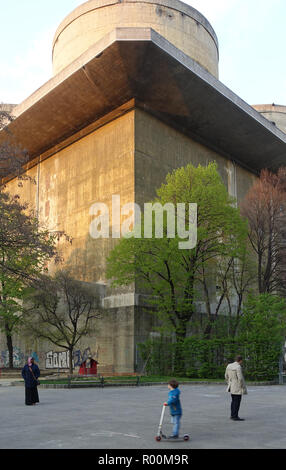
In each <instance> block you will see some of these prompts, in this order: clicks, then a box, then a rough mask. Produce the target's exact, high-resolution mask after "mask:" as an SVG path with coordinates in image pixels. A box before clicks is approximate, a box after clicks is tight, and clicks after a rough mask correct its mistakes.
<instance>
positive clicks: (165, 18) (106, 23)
mask: <svg viewBox="0 0 286 470" xmlns="http://www.w3.org/2000/svg"><path fill="white" fill-rule="evenodd" d="M116 27H129V28H130V27H136V28H139V27H143V28H144V27H145V28H152V29H154V30H155V31H156V32H158V33H159V34H161V35H162V36H163V37H165V38H166V39H167V40H168V41H169V42H171V43H172V44H174V46H176V47H177V48H178V49H180V50H181V51H183V52H184V53H185V54H187V55H188V56H190V57H191V58H192V59H194V60H195V61H197V62H198V63H199V64H200V65H202V66H203V67H204V68H206V69H207V70H208V71H209V72H210V73H211V74H213V75H214V76H216V77H218V58H219V52H218V41H217V37H216V34H215V32H214V30H213V28H212V26H211V25H210V23H209V22H208V21H207V19H206V18H205V17H204V16H203V15H201V13H199V12H198V11H197V10H195V9H194V8H192V7H191V6H189V5H186V4H185V3H183V2H181V1H180V0H89V1H88V2H86V3H83V4H82V5H80V6H79V7H77V8H76V9H75V10H74V11H73V12H72V13H70V15H68V16H67V17H66V18H65V19H64V20H63V22H62V23H61V24H60V26H59V27H58V29H57V31H56V34H55V38H54V42H53V71H54V74H57V73H59V72H60V71H61V70H62V69H64V68H65V67H66V66H67V65H69V64H70V63H71V62H73V61H74V60H75V59H77V58H78V57H79V56H80V55H81V54H82V53H83V52H85V51H86V50H87V49H88V48H89V47H91V46H93V44H95V43H96V42H97V41H99V40H100V39H101V38H102V37H104V36H105V35H106V34H108V33H109V32H111V31H112V30H113V29H115V28H116Z"/></svg>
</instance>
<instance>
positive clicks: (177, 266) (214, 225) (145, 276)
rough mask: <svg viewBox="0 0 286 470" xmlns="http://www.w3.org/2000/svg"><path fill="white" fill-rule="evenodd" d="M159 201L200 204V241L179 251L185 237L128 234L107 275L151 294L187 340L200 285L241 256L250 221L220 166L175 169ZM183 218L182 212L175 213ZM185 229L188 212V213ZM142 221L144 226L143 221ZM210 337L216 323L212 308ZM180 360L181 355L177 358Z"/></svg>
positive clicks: (166, 321) (150, 300) (151, 301)
mask: <svg viewBox="0 0 286 470" xmlns="http://www.w3.org/2000/svg"><path fill="white" fill-rule="evenodd" d="M153 202H154V203H156V202H157V203H160V204H162V206H164V205H165V204H168V203H173V205H174V206H175V207H178V206H177V205H178V204H180V203H185V204H186V206H187V208H188V204H190V203H196V204H197V207H198V211H197V244H196V246H195V247H194V248H192V249H180V248H179V242H182V240H183V238H182V237H179V236H178V231H177V232H176V236H175V237H174V238H168V236H167V226H166V223H167V217H165V218H164V237H163V238H162V239H158V238H156V237H155V236H154V235H153V237H152V238H149V239H146V238H136V237H131V238H125V239H121V240H120V241H119V243H118V244H117V245H116V246H115V248H114V250H113V251H112V252H111V254H110V256H109V258H108V269H107V276H108V278H109V279H112V285H113V286H123V285H128V284H132V283H135V284H136V286H138V288H139V290H141V291H142V292H145V293H146V292H148V293H149V297H147V304H148V306H149V307H151V308H152V309H153V310H154V312H155V313H156V314H157V315H158V316H159V318H160V320H161V322H162V325H163V327H164V328H165V329H167V330H169V331H173V332H175V336H176V341H177V342H178V343H180V342H183V341H184V339H185V337H186V334H187V329H188V325H189V323H190V321H191V319H192V317H193V314H194V311H195V302H196V300H198V299H200V300H201V299H202V298H204V293H203V292H202V289H201V285H202V284H203V285H204V284H205V286H206V287H209V286H210V283H212V284H213V283H215V282H216V279H215V278H214V275H212V274H211V273H212V272H215V266H216V263H217V261H218V260H221V259H227V258H229V259H233V258H235V257H236V256H239V250H240V247H241V244H242V243H244V242H245V239H246V236H247V225H246V222H245V220H244V219H242V218H241V216H240V214H239V210H238V209H237V208H236V207H235V204H234V203H235V201H234V199H233V198H231V197H230V196H229V194H228V192H227V190H226V188H225V186H224V184H223V183H222V180H221V178H220V175H219V173H218V171H217V165H216V164H215V163H210V164H209V165H208V166H206V167H203V166H200V165H199V166H198V167H194V166H193V165H191V164H189V165H188V166H186V167H185V168H179V169H178V170H175V171H173V173H171V174H169V175H168V176H167V178H166V183H164V184H163V185H162V186H161V188H160V189H159V190H158V191H157V198H156V200H155V201H153ZM176 216H177V222H178V212H176ZM184 223H185V227H186V231H187V230H188V229H189V213H188V210H187V211H186V214H185V220H184ZM142 225H144V224H143V223H142ZM208 318H209V322H208V325H207V331H206V335H209V334H210V331H211V327H212V312H211V311H209V312H208ZM177 359H178V358H177Z"/></svg>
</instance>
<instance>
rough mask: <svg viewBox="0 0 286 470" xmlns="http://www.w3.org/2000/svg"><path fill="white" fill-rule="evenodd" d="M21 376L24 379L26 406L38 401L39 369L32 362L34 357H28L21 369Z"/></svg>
mask: <svg viewBox="0 0 286 470" xmlns="http://www.w3.org/2000/svg"><path fill="white" fill-rule="evenodd" d="M22 377H23V379H24V381H25V404H26V405H27V406H30V405H36V403H39V401H40V400H39V393H38V378H39V377H40V369H39V367H38V366H37V365H36V364H35V363H34V358H33V357H29V358H28V362H27V364H26V365H25V366H24V367H23V369H22Z"/></svg>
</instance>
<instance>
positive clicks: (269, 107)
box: [253, 103, 286, 134]
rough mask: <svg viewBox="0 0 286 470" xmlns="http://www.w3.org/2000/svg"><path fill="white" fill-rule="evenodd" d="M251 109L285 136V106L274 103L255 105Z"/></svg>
mask: <svg viewBox="0 0 286 470" xmlns="http://www.w3.org/2000/svg"><path fill="white" fill-rule="evenodd" d="M253 108H254V109H256V111H258V112H259V113H260V114H262V116H264V117H265V118H266V119H268V121H271V122H273V123H274V124H275V125H276V126H277V127H278V128H279V129H280V130H281V131H283V132H285V134H286V106H282V105H280V104H275V103H272V104H255V105H253Z"/></svg>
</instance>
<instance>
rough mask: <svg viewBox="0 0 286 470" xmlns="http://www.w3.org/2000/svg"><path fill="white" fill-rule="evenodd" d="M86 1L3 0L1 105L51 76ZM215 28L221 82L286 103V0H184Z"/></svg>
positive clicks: (252, 100)
mask: <svg viewBox="0 0 286 470" xmlns="http://www.w3.org/2000/svg"><path fill="white" fill-rule="evenodd" d="M81 3H83V0H9V1H8V2H7V1H6V0H5V2H4V0H0V7H1V8H0V12H1V13H0V14H1V37H2V47H1V48H0V103H1V102H3V103H20V102H21V101H23V100H24V99H26V98H27V97H28V96H29V95H31V94H32V93H33V92H34V91H35V90H36V89H37V88H39V87H40V86H42V85H43V84H44V83H45V82H46V81H48V80H49V79H50V78H51V77H52V57H51V54H52V41H53V36H54V33H55V31H56V29H57V27H58V25H59V24H60V22H61V21H62V20H63V19H64V17H65V16H66V15H68V14H69V13H70V12H71V11H72V10H73V9H74V8H76V7H77V6H78V5H80V4H81ZM185 3H187V4H189V5H191V6H193V7H194V8H196V9H197V10H199V11H200V12H201V13H202V14H203V15H204V16H205V17H206V18H207V19H208V20H209V22H210V23H211V25H212V27H213V28H214V30H215V32H216V34H217V37H218V41H219V50H220V63H219V71H220V76H219V78H220V80H221V81H222V82H223V83H224V84H225V85H226V86H227V87H228V88H230V89H231V90H232V91H233V92H234V93H236V94H237V95H238V96H240V98H242V99H243V100H244V101H246V102H247V103H248V104H266V103H267V104H268V103H276V104H282V105H286V53H285V43H286V38H285V20H286V1H285V0H185Z"/></svg>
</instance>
